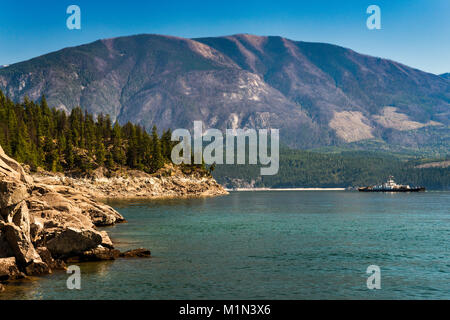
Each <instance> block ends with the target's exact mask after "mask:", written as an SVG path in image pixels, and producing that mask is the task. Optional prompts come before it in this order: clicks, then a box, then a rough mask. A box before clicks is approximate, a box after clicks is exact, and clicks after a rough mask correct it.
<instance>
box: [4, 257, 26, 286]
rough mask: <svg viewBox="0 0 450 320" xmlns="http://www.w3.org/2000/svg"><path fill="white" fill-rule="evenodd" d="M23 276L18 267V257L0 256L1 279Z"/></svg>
mask: <svg viewBox="0 0 450 320" xmlns="http://www.w3.org/2000/svg"><path fill="white" fill-rule="evenodd" d="M20 277H22V274H21V272H20V270H19V268H18V267H17V264H16V258H14V257H9V258H0V281H6V280H13V279H18V278H20Z"/></svg>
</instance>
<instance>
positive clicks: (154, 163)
mask: <svg viewBox="0 0 450 320" xmlns="http://www.w3.org/2000/svg"><path fill="white" fill-rule="evenodd" d="M152 147H153V148H152V155H151V162H150V170H151V172H156V171H158V170H159V169H160V168H162V167H163V165H164V160H163V157H162V154H161V142H160V141H159V138H158V131H157V129H156V126H153V128H152Z"/></svg>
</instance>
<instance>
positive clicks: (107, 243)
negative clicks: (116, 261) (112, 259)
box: [99, 231, 114, 249]
mask: <svg viewBox="0 0 450 320" xmlns="http://www.w3.org/2000/svg"><path fill="white" fill-rule="evenodd" d="M99 233H100V235H101V236H102V243H101V245H102V246H103V247H105V248H110V249H113V248H114V245H113V243H112V241H111V239H110V238H109V236H108V233H107V232H106V231H99Z"/></svg>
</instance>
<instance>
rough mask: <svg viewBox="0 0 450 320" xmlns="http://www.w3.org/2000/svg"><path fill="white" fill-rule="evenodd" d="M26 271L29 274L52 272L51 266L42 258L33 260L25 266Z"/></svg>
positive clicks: (36, 274)
mask: <svg viewBox="0 0 450 320" xmlns="http://www.w3.org/2000/svg"><path fill="white" fill-rule="evenodd" d="M25 273H26V274H27V275H29V276H38V275H41V274H47V273H51V269H50V268H49V266H48V265H47V264H46V263H45V262H43V261H42V260H41V259H39V261H33V262H31V263H30V264H28V265H27V266H26V267H25Z"/></svg>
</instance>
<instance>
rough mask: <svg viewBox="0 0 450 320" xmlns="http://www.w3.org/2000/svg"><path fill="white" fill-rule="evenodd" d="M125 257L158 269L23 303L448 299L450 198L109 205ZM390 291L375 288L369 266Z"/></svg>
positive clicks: (55, 284) (22, 292)
mask: <svg viewBox="0 0 450 320" xmlns="http://www.w3.org/2000/svg"><path fill="white" fill-rule="evenodd" d="M110 204H111V205H113V206H114V207H115V208H116V209H117V210H119V211H120V212H121V213H122V214H123V215H124V216H125V217H126V219H127V220H128V223H127V224H121V225H117V226H114V227H110V228H107V229H105V230H107V231H108V232H109V233H110V235H111V237H112V238H113V240H115V241H116V242H117V246H118V247H119V248H120V249H121V250H125V249H129V248H136V247H146V248H149V249H151V251H152V255H153V257H152V258H151V259H130V260H124V259H120V260H116V261H114V262H101V263H85V264H81V265H80V266H81V270H82V289H81V290H75V291H71V290H68V289H67V288H66V279H67V275H66V274H65V273H64V272H58V273H55V274H53V275H51V276H49V277H44V278H42V279H40V280H39V281H32V282H25V283H18V284H17V285H15V286H12V287H9V288H8V291H7V292H6V293H4V294H0V298H2V299H3V298H4V299H8V298H20V299H36V298H38V299H450V245H449V239H450V238H449V237H450V193H449V192H426V193H411V194H407V193H401V194H383V193H373V194H372V193H358V192H336V191H334V192H331V191H283V192H280V191H278V192H277V191H261V192H232V193H231V194H230V195H228V196H223V197H219V198H211V199H190V200H165V201H151V202H150V201H147V202H137V201H133V202H111V203H110ZM373 264H374V265H378V266H379V267H380V268H381V289H380V290H369V289H367V286H366V280H367V277H368V275H367V274H366V269H367V267H368V266H369V265H373Z"/></svg>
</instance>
